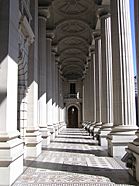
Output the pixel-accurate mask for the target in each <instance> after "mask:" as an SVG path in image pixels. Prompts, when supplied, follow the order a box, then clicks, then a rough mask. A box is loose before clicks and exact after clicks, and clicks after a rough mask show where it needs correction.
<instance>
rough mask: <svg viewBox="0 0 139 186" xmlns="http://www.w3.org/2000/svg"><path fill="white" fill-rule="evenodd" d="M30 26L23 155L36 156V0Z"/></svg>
mask: <svg viewBox="0 0 139 186" xmlns="http://www.w3.org/2000/svg"><path fill="white" fill-rule="evenodd" d="M31 14H32V27H33V32H34V35H35V40H34V43H33V44H32V45H31V47H30V51H29V62H28V96H27V103H28V105H27V108H28V112H27V127H26V135H25V156H31V157H37V156H38V155H39V154H40V153H41V145H42V144H41V142H42V138H41V133H40V132H39V126H38V118H37V116H38V71H37V69H38V0H35V1H34V2H33V3H32V2H31Z"/></svg>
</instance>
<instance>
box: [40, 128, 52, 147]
mask: <svg viewBox="0 0 139 186" xmlns="http://www.w3.org/2000/svg"><path fill="white" fill-rule="evenodd" d="M40 132H41V136H42V139H43V141H42V148H46V147H47V146H48V145H49V144H50V136H51V133H50V130H49V129H48V128H43V127H40Z"/></svg>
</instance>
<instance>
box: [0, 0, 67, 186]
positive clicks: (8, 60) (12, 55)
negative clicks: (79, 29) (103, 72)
mask: <svg viewBox="0 0 139 186" xmlns="http://www.w3.org/2000/svg"><path fill="white" fill-rule="evenodd" d="M19 3H20V2H19V1H17V0H16V1H2V2H1V9H2V12H1V13H0V14H1V15H0V19H1V23H2V25H1V26H2V29H1V30H0V42H1V44H2V48H3V49H1V52H0V185H11V184H12V183H13V182H14V181H15V179H17V177H18V176H19V175H20V174H21V173H22V172H23V158H26V157H31V158H35V157H37V156H38V155H39V154H40V153H41V151H42V148H46V147H47V145H48V144H49V143H50V141H53V140H54V139H55V137H56V136H57V135H58V133H59V132H60V131H61V130H62V129H63V128H64V127H65V109H64V103H63V99H62V94H63V91H62V81H63V80H62V77H61V74H60V70H59V66H58V61H57V58H58V56H57V49H56V46H53V44H52V42H53V37H54V33H53V32H51V31H50V30H48V29H47V26H46V23H47V19H48V17H49V11H48V9H45V10H44V9H40V8H39V7H38V0H35V1H31V2H30V3H31V5H30V12H29V11H27V12H26V13H27V17H26V16H24V12H22V10H24V8H26V9H27V8H28V7H26V6H27V5H26V6H25V5H24V4H23V3H21V5H20V6H19ZM22 6H23V7H22ZM19 7H21V10H20V11H19ZM26 9H25V10H26ZM25 10H24V11H25ZM31 20H32V21H31ZM17 118H18V120H17ZM19 132H20V133H19Z"/></svg>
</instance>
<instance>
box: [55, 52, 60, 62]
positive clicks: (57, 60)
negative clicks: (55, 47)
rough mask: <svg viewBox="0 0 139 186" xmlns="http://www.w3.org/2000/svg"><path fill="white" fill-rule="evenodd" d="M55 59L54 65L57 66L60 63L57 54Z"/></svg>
mask: <svg viewBox="0 0 139 186" xmlns="http://www.w3.org/2000/svg"><path fill="white" fill-rule="evenodd" d="M55 59H56V61H55V63H56V65H58V64H59V62H60V56H59V55H58V54H56V56H55Z"/></svg>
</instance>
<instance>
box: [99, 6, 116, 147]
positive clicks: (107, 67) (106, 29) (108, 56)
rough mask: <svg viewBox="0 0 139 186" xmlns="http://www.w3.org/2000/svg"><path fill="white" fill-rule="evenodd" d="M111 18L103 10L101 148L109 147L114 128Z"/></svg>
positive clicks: (101, 13) (101, 14)
mask: <svg viewBox="0 0 139 186" xmlns="http://www.w3.org/2000/svg"><path fill="white" fill-rule="evenodd" d="M109 16H110V15H108V14H107V13H106V12H103V9H102V12H100V19H101V46H102V48H101V53H102V92H101V99H102V104H101V110H102V127H101V128H100V130H99V143H100V145H101V146H108V142H107V139H106V138H107V134H108V133H110V131H111V128H112V126H113V98H112V96H113V92H112V91H113V88H112V87H113V85H112V46H111V18H110V17H109Z"/></svg>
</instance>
